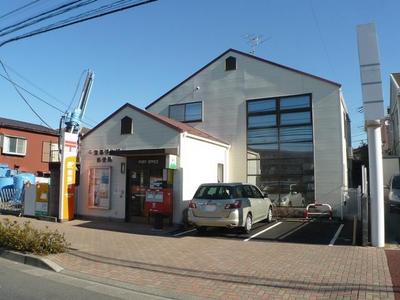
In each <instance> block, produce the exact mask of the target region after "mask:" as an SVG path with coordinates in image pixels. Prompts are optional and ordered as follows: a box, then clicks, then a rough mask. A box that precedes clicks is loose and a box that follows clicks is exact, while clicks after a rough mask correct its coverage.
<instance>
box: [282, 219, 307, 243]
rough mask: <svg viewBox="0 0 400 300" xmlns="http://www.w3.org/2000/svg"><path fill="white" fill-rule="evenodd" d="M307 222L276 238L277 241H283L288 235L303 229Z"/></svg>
mask: <svg viewBox="0 0 400 300" xmlns="http://www.w3.org/2000/svg"><path fill="white" fill-rule="evenodd" d="M311 222H312V221H311ZM308 223H309V222H304V223H303V224H301V225H300V226H299V227H296V228H294V229H293V230H291V231H289V232H287V233H286V234H285V235H283V236H281V237H279V238H278V240H283V239H284V238H287V237H288V236H289V235H291V234H293V233H295V232H296V231H298V230H300V229H301V228H303V227H304V226H306V225H307V224H308Z"/></svg>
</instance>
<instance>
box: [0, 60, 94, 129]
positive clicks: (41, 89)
mask: <svg viewBox="0 0 400 300" xmlns="http://www.w3.org/2000/svg"><path fill="white" fill-rule="evenodd" d="M3 64H4V65H5V66H6V67H7V69H8V70H11V71H12V72H13V73H15V74H16V75H17V76H18V77H20V78H22V79H23V80H24V81H26V82H28V83H29V84H31V85H32V86H33V87H35V88H36V89H38V90H40V91H41V92H42V93H44V94H46V95H47V96H48V97H50V98H52V99H54V100H56V101H57V102H59V103H60V104H62V105H63V106H64V107H67V104H65V103H64V102H63V101H61V100H60V99H58V98H57V97H56V96H54V95H52V94H50V93H49V92H47V91H45V90H44V89H43V88H41V87H40V86H38V85H37V84H35V83H33V82H32V81H30V80H29V79H28V78H26V77H25V76H23V75H22V74H20V73H19V72H17V71H16V70H15V69H14V68H13V67H11V66H10V65H9V64H6V63H5V62H3ZM83 74H84V71H83V72H82V74H81V75H80V79H79V82H80V81H81V79H82V77H83ZM0 76H1V77H3V78H4V79H5V80H7V81H9V82H11V83H14V84H16V85H17V86H18V87H19V88H20V89H21V90H23V91H24V92H26V93H28V94H29V95H31V96H32V97H34V98H36V99H37V100H39V101H41V102H43V103H45V104H47V105H49V106H50V107H52V108H54V109H55V110H57V111H59V112H61V113H65V112H66V111H69V109H70V107H71V105H72V103H73V102H71V103H70V105H69V106H68V108H67V109H66V111H64V110H63V109H61V108H59V107H57V106H55V105H53V104H51V103H49V102H47V101H46V100H44V99H43V98H41V97H39V96H37V95H35V94H34V93H33V92H31V91H29V90H27V89H26V88H24V87H23V86H21V85H20V84H17V83H16V82H15V81H13V80H10V79H8V78H7V77H6V76H4V75H2V74H0ZM79 82H78V85H77V87H76V89H75V92H74V97H73V98H75V96H76V93H77V90H78V88H79ZM86 119H87V120H88V121H90V122H93V123H96V121H95V120H92V119H90V118H86ZM82 122H83V123H85V124H86V125H89V126H93V124H91V123H89V122H85V121H82Z"/></svg>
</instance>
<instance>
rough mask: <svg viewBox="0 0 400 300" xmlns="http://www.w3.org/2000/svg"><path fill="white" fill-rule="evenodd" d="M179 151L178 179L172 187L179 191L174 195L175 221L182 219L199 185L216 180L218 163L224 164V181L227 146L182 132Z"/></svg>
mask: <svg viewBox="0 0 400 300" xmlns="http://www.w3.org/2000/svg"><path fill="white" fill-rule="evenodd" d="M180 153H181V155H180V168H179V170H178V171H177V173H178V174H177V175H178V178H179V179H178V178H177V180H176V182H174V189H175V187H177V189H176V191H177V193H179V195H178V194H177V195H176V196H177V197H179V198H175V199H179V201H176V202H175V204H176V206H175V207H174V211H175V212H176V213H175V214H174V222H176V223H180V222H181V221H182V212H183V211H184V210H185V209H186V208H187V207H188V204H189V201H190V200H191V199H192V198H193V196H194V194H195V192H196V190H197V188H198V187H199V185H200V184H202V183H212V182H217V178H218V177H217V174H218V164H223V165H224V181H226V178H227V176H226V174H227V173H226V166H227V159H228V148H227V146H223V145H216V144H213V143H210V142H207V141H203V140H199V139H197V138H196V137H193V136H188V135H186V134H185V133H184V134H182V140H181V151H180ZM175 184H176V186H175ZM178 187H180V188H178Z"/></svg>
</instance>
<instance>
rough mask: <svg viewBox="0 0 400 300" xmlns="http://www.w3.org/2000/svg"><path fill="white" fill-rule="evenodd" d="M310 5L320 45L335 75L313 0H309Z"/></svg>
mask: <svg viewBox="0 0 400 300" xmlns="http://www.w3.org/2000/svg"><path fill="white" fill-rule="evenodd" d="M310 6H311V12H312V15H313V18H314V21H315V25H316V26H317V29H318V34H319V38H320V39H321V42H322V46H323V49H324V51H325V55H326V58H327V59H328V64H329V67H330V68H331V71H332V73H333V75H334V76H335V77H336V73H335V70H334V68H333V65H332V61H331V57H330V56H329V52H328V48H327V47H326V43H325V40H324V38H323V35H322V31H321V27H320V25H319V22H318V18H317V14H316V13H315V9H314V5H313V0H310Z"/></svg>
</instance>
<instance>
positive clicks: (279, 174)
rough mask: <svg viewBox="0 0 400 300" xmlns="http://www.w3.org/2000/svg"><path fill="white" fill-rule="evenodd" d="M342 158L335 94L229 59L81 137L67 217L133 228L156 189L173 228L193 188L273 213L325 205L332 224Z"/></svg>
mask: <svg viewBox="0 0 400 300" xmlns="http://www.w3.org/2000/svg"><path fill="white" fill-rule="evenodd" d="M350 151H351V148H350V126H349V117H348V113H347V109H346V105H345V103H344V99H343V97H342V93H341V88H340V84H338V83H336V82H332V81H330V80H326V79H323V78H320V77H317V76H314V75H311V74H308V73H305V72H302V71H299V70H295V69H293V68H290V67H287V66H283V65H280V64H277V63H274V62H271V61H268V60H265V59H262V58H259V57H256V56H253V55H250V54H247V53H243V52H240V51H237V50H234V49H229V50H228V51H226V52H224V53H223V54H221V55H220V56H218V57H217V58H216V59H214V60H213V61H211V62H210V63H208V64H207V65H205V66H204V67H203V68H202V69H200V70H198V71H197V72H195V73H194V74H193V75H191V76H190V77H189V78H187V79H185V80H184V81H183V82H181V83H180V84H178V85H177V86H176V87H174V88H172V89H171V90H170V91H168V92H167V93H166V94H164V95H163V96H161V97H160V98H158V99H157V100H155V101H154V102H152V103H151V104H149V105H148V106H147V107H146V110H142V109H140V108H137V107H135V106H134V105H132V104H129V103H127V104H125V105H124V106H122V107H121V108H120V109H118V110H117V111H115V112H114V113H112V114H111V115H110V116H109V117H108V118H106V119H105V120H103V121H102V122H101V123H99V124H98V125H97V126H96V127H95V128H93V129H92V130H91V131H90V132H89V133H88V134H86V135H85V136H84V137H83V139H82V141H81V148H80V158H81V175H80V188H79V201H78V203H77V214H78V215H81V216H96V217H105V218H114V219H120V220H127V221H129V220H135V217H140V216H144V215H146V209H145V196H146V192H145V191H146V190H148V189H152V188H160V187H161V186H163V185H164V186H168V187H170V188H171V190H172V195H173V221H174V222H175V223H180V222H182V219H183V212H184V211H185V209H186V208H187V206H188V202H189V201H190V200H191V198H192V197H193V195H194V193H195V191H196V189H197V187H198V185H199V184H201V183H209V182H249V183H254V184H256V185H257V186H259V187H260V188H261V189H262V190H263V191H264V192H267V193H268V194H269V197H270V198H271V200H272V201H274V203H275V204H276V205H277V206H287V207H304V206H306V205H307V204H309V203H314V202H319V203H328V204H330V205H331V206H332V207H333V209H334V212H335V213H336V215H337V214H338V212H339V211H340V199H341V189H342V187H347V185H348V177H349V176H348V157H349V154H350Z"/></svg>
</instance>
